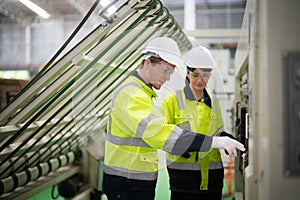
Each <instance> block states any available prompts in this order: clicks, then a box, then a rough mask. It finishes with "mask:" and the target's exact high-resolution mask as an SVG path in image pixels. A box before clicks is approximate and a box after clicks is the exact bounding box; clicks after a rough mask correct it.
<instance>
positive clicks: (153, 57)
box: [140, 56, 163, 68]
mask: <svg viewBox="0 0 300 200" xmlns="http://www.w3.org/2000/svg"><path fill="white" fill-rule="evenodd" d="M147 59H149V60H150V61H151V63H159V62H160V61H162V60H163V59H161V58H158V57H155V56H151V57H149V58H147ZM145 60H146V59H143V60H142V62H141V64H140V68H143V66H144V62H145Z"/></svg>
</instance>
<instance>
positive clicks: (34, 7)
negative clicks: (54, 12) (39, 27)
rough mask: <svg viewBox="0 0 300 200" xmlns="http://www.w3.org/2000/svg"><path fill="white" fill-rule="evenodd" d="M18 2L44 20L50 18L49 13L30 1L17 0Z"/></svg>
mask: <svg viewBox="0 0 300 200" xmlns="http://www.w3.org/2000/svg"><path fill="white" fill-rule="evenodd" d="M19 2H21V3H22V4H24V5H25V6H27V7H28V8H29V9H31V10H32V11H33V12H35V13H36V14H38V15H39V16H41V17H42V18H44V19H48V18H49V17H50V15H49V13H47V12H46V11H45V10H44V9H43V8H41V7H39V6H38V5H36V4H35V3H33V2H32V1H30V0H19Z"/></svg>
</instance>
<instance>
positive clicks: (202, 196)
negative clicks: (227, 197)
mask: <svg viewBox="0 0 300 200" xmlns="http://www.w3.org/2000/svg"><path fill="white" fill-rule="evenodd" d="M220 199H222V190H217V191H214V192H206V193H186V192H177V191H171V200H220Z"/></svg>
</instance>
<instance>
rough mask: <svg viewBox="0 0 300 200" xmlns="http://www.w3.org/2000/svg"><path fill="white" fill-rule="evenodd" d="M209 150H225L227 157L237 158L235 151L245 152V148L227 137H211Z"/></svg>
mask: <svg viewBox="0 0 300 200" xmlns="http://www.w3.org/2000/svg"><path fill="white" fill-rule="evenodd" d="M211 148H216V149H225V150H226V151H227V152H228V154H229V155H234V156H237V151H236V149H238V150H240V151H245V147H244V145H243V144H242V143H240V142H238V141H237V140H234V139H231V138H229V137H227V136H226V137H218V136H214V137H212V143H211Z"/></svg>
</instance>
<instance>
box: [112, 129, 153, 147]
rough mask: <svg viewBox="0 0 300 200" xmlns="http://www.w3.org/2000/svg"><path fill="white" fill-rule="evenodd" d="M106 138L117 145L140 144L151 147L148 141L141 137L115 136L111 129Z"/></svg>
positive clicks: (140, 145)
mask: <svg viewBox="0 0 300 200" xmlns="http://www.w3.org/2000/svg"><path fill="white" fill-rule="evenodd" d="M106 139H107V140H108V141H109V142H111V143H113V144H116V145H128V146H139V147H150V146H149V145H148V144H147V143H145V142H144V141H143V140H142V139H140V138H123V137H118V136H114V135H112V134H111V133H110V131H108V132H107V134H106Z"/></svg>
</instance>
